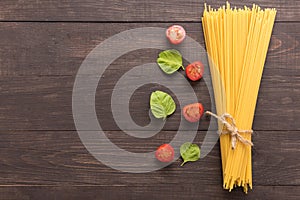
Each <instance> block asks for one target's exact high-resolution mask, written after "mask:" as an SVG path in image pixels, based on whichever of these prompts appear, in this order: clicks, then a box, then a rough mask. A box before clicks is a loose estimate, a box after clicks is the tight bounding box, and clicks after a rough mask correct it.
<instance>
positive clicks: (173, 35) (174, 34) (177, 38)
mask: <svg viewBox="0 0 300 200" xmlns="http://www.w3.org/2000/svg"><path fill="white" fill-rule="evenodd" d="M166 36H167V38H168V39H169V40H170V42H171V43H172V44H179V43H181V42H182V41H183V40H184V38H185V30H184V28H183V27H182V26H179V25H173V26H170V27H169V28H168V29H167V31H166Z"/></svg>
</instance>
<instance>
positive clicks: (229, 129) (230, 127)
mask: <svg viewBox="0 0 300 200" xmlns="http://www.w3.org/2000/svg"><path fill="white" fill-rule="evenodd" d="M206 114H209V115H211V116H213V117H215V118H216V119H218V120H219V121H220V122H221V123H222V124H223V125H225V127H226V129H223V130H222V131H220V132H219V135H226V134H230V135H231V146H232V148H233V149H235V147H236V141H237V139H238V140H239V141H240V142H242V143H243V144H246V145H250V146H253V143H252V142H251V141H250V140H247V139H245V138H244V137H243V136H242V135H241V134H240V133H250V134H252V133H253V131H252V130H239V129H238V128H237V127H236V123H235V120H234V118H233V117H232V116H231V115H230V114H228V113H224V114H223V115H221V116H218V115H216V114H214V113H212V112H209V111H206ZM228 119H229V120H228Z"/></svg>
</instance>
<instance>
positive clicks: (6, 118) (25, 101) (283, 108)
mask: <svg viewBox="0 0 300 200" xmlns="http://www.w3.org/2000/svg"><path fill="white" fill-rule="evenodd" d="M113 74H115V73H114V72H113V70H111V71H108V72H107V73H106V75H105V76H104V78H103V80H101V81H100V84H99V85H98V89H97V93H96V112H97V115H98V121H99V123H100V125H101V127H102V129H103V130H120V129H119V128H118V126H117V124H116V123H115V120H114V117H113V115H112V109H111V94H112V91H113V89H114V85H115V82H116V81H117V80H118V79H114V78H112V77H115V76H114V75H113ZM87 78H88V77H87ZM73 83H74V77H71V76H59V77H52V76H41V77H28V76H26V77H22V76H20V77H1V78H0V85H1V86H0V93H1V96H0V107H1V112H0V130H76V129H75V127H74V121H73V115H72V89H73ZM174 87H176V88H179V87H181V85H180V84H178V85H174ZM208 87H211V86H209V85H208V86H206V84H205V82H203V81H200V82H198V83H196V84H194V85H193V88H194V90H195V93H196V94H197V97H198V99H199V101H200V102H202V103H203V105H204V107H205V109H206V110H210V109H211V99H210V96H209V93H208V89H207V88H208ZM299 88H300V77H282V76H280V75H278V76H274V77H264V78H263V80H262V85H261V91H260V94H259V98H258V104H257V109H256V114H255V120H254V125H253V129H254V130H299V123H300V122H299V120H300V119H299V117H298V116H299V114H300V109H299V108H300V102H299V99H300V92H299ZM155 90H164V91H166V92H169V93H170V94H172V93H171V92H170V91H169V90H168V89H166V88H164V87H162V86H159V85H157V84H150V85H145V86H143V87H141V88H140V89H138V90H137V91H136V92H135V93H134V94H133V96H132V97H131V100H130V103H129V105H128V104H127V103H126V102H119V103H120V104H122V105H123V106H129V110H130V114H131V116H132V118H133V120H134V121H135V122H136V123H137V124H138V125H140V126H144V125H147V124H148V123H149V122H150V119H149V115H148V113H149V97H150V94H151V92H152V91H155ZM180 94H181V95H184V94H185V93H178V94H172V95H173V98H174V99H175V101H176V103H177V105H179V103H178V99H177V98H176V95H180ZM189 98H190V97H189V96H188V95H186V97H185V98H183V99H181V100H186V101H188V100H189ZM82 114H85V113H84V111H83V113H82ZM180 117H181V109H180V108H179V107H178V109H176V112H175V113H174V114H173V115H172V116H171V117H170V118H169V119H168V120H167V122H166V124H165V126H164V130H177V129H178V127H179V124H180V121H181V119H180ZM119 122H123V123H124V124H125V128H126V129H128V130H132V126H130V124H128V122H127V119H126V118H124V119H121V120H120V121H119ZM209 122H210V119H209V118H206V117H203V119H202V120H201V123H200V126H199V130H207V128H208V125H209Z"/></svg>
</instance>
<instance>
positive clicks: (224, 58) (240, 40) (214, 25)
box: [202, 2, 276, 193]
mask: <svg viewBox="0 0 300 200" xmlns="http://www.w3.org/2000/svg"><path fill="white" fill-rule="evenodd" d="M275 16H276V9H274V8H273V9H264V10H263V9H261V8H260V7H259V6H257V5H255V4H253V6H252V8H251V9H250V8H248V7H246V6H245V7H244V8H239V9H237V8H234V9H232V8H231V7H230V4H229V3H228V2H226V6H223V7H220V8H219V9H212V8H211V7H210V6H209V7H207V5H206V4H205V9H204V12H203V17H202V26H203V32H204V38H205V44H206V49H207V53H208V60H209V66H210V73H211V76H212V85H213V88H214V95H215V104H216V110H217V115H218V116H222V115H223V114H224V113H229V114H230V115H231V116H232V117H233V118H234V119H235V121H236V126H237V128H238V129H239V130H251V129H252V123H253V118H254V113H255V107H256V102H257V96H258V91H259V86H260V81H261V77H262V73H263V68H264V63H265V59H266V55H267V51H268V47H269V42H270V38H271V34H272V29H273V25H274V21H275ZM219 131H220V132H222V131H224V126H223V124H222V123H220V122H219ZM240 134H241V136H242V137H243V138H244V139H246V140H249V141H251V134H248V133H243V132H241V133H240ZM220 146H221V157H222V169H223V187H224V189H227V190H229V191H231V190H232V189H233V188H234V187H236V186H241V187H243V189H244V192H245V193H247V191H248V188H249V187H250V189H252V164H251V146H250V145H245V144H243V143H242V142H240V141H237V143H236V148H235V149H232V148H231V136H230V135H229V134H222V135H221V136H220Z"/></svg>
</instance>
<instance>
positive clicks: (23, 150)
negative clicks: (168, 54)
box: [0, 0, 300, 200]
mask: <svg viewBox="0 0 300 200" xmlns="http://www.w3.org/2000/svg"><path fill="white" fill-rule="evenodd" d="M206 2H207V3H208V4H211V5H212V6H213V7H217V6H220V5H223V4H224V1H221V0H215V1H213V0H208V1H206ZM230 2H231V3H232V5H233V6H235V5H237V6H242V5H248V6H251V4H252V2H250V3H249V1H246V0H240V1H237V0H232V1H230ZM255 3H257V4H259V5H260V6H262V7H263V8H266V7H275V8H277V10H278V13H277V17H276V23H275V27H274V31H273V34H272V39H271V43H270V47H269V52H268V57H267V60H266V64H265V71H264V74H263V79H262V83H261V89H260V93H259V98H258V104H257V110H256V114H255V120H254V126H253V128H254V130H255V132H254V135H253V142H254V144H255V146H254V147H253V149H252V155H253V159H252V161H253V181H254V189H253V190H252V191H249V194H248V195H245V194H244V193H243V192H242V190H241V189H240V188H239V189H235V190H233V191H232V192H231V193H229V192H227V191H225V190H223V189H222V187H221V184H222V174H221V161H220V148H219V143H217V144H215V146H214V148H213V150H212V151H211V152H210V153H209V154H208V156H206V157H205V158H203V159H201V160H200V161H198V162H196V163H187V164H186V165H185V166H184V167H180V163H181V160H180V159H178V160H177V161H176V162H174V163H172V164H171V165H170V166H168V167H166V168H163V169H161V170H158V171H154V172H150V173H143V174H130V173H124V172H120V171H116V170H113V169H111V168H109V167H108V166H105V165H104V164H102V163H101V162H99V161H98V160H96V159H95V158H94V157H93V156H92V155H91V154H90V153H89V152H88V151H87V150H86V148H85V147H84V145H83V144H82V142H81V140H80V138H79V136H78V133H77V132H76V130H75V126H74V122H73V116H72V88H73V84H74V80H75V76H76V73H77V70H78V69H79V67H80V65H81V63H82V62H83V60H84V59H85V58H86V56H87V55H88V53H89V52H90V51H91V50H92V49H94V48H95V47H96V46H97V45H98V44H100V43H101V42H103V41H104V40H105V39H107V38H109V37H111V36H113V35H115V34H117V33H120V32H122V31H126V30H129V29H132V28H139V27H149V26H151V27H163V28H166V27H168V26H170V25H172V24H173V23H179V24H181V25H183V26H184V28H185V29H186V30H187V34H188V35H189V36H190V37H192V38H193V39H195V40H196V41H197V42H199V43H200V44H201V45H202V46H204V38H203V34H202V28H201V23H200V21H201V15H202V12H203V1H197V0H189V1H184V0H176V1H175V0H169V1H166V0H165V1H159V0H149V1H140V0H128V1H121V0H115V1H107V0H97V1H95V0H85V1H82V0H72V1H71V0H64V1H60V0H51V1H50V0H26V1H24V0H2V1H0V46H1V48H0V94H1V95H0V158H1V159H0V199H1V200H2V199H3V200H25V199H26V200H29V199H30V200H35V199H37V200H40V199H45V200H48V199H49V200H50V199H72V200H73V199H87V200H89V199H93V200H94V199H105V200H110V199H112V200H114V199H137V200H140V199H145V200H147V199H172V200H173V199H175V200H176V199H180V200H182V199H188V200H190V199H233V200H235V199H258V200H260V199H266V200H268V199H272V200H273V199H291V200H293V199H295V200H296V199H297V200H298V199H300V188H299V187H300V164H299V163H300V160H299V141H300V133H299V131H300V126H299V124H300V121H299V120H300V118H299V115H300V101H299V99H300V89H299V88H300V35H299V32H300V23H299V22H300V21H299V19H300V12H299V10H300V4H299V2H298V0H294V1H287V0H273V1H271V0H264V1H262V0H257V1H256V2H255ZM158 53H159V50H157V49H140V50H137V51H133V52H130V53H127V54H125V55H123V56H121V57H119V58H118V59H116V60H115V61H114V62H113V63H112V64H111V65H110V67H109V68H108V70H107V71H106V72H105V74H104V76H103V77H102V78H101V81H100V82H99V85H98V89H97V93H96V97H95V98H96V106H95V107H96V110H97V117H98V121H99V123H100V124H101V126H102V128H103V129H105V130H106V131H105V134H106V136H107V137H108V138H109V139H110V141H111V142H113V143H114V144H116V145H117V146H118V147H120V148H122V149H125V150H127V151H131V152H136V153H139V152H151V151H154V150H155V149H156V148H157V146H159V145H160V144H162V143H167V142H169V141H171V140H172V139H173V137H174V135H175V134H176V130H177V129H178V124H179V119H180V109H178V110H177V111H176V113H175V114H174V115H172V116H171V117H170V118H169V120H168V121H167V123H166V125H165V127H164V129H163V131H161V132H160V133H159V134H157V135H155V136H153V137H151V138H147V139H139V138H134V137H132V136H129V135H127V134H125V133H124V132H122V131H120V130H119V128H118V126H117V125H116V123H115V122H114V120H113V117H112V114H111V108H110V100H111V99H110V96H111V93H112V90H113V87H114V85H115V84H116V82H117V80H118V79H119V78H120V77H121V76H122V75H123V74H124V73H125V72H126V71H128V70H130V69H131V68H133V67H134V66H138V65H141V64H144V63H149V62H154V61H155V60H156V58H157V54H158ZM185 64H187V62H186V61H185ZM92 76H93V74H89V75H86V78H90V77H92ZM191 84H192V86H193V88H194V89H195V92H196V94H197V97H198V99H199V100H200V101H201V102H202V103H203V104H204V107H205V108H210V106H211V101H210V98H209V95H208V88H210V87H211V86H210V85H209V84H208V85H206V84H205V83H204V81H200V82H196V83H191ZM156 89H162V90H166V91H168V89H167V88H164V87H162V86H158V85H155V84H147V85H145V86H143V87H141V88H139V89H138V90H137V91H136V92H135V93H134V95H133V96H132V98H131V101H130V104H129V108H130V112H131V117H132V118H133V120H134V121H135V122H136V123H137V124H139V125H146V124H147V123H148V122H149V118H148V115H147V113H148V109H149V108H148V106H149V105H148V104H149V102H148V97H149V94H150V92H151V91H153V90H156ZM172 95H174V94H173V93H172ZM173 97H174V98H175V100H176V102H177V103H178V100H177V99H176V97H175V96H173ZM186 98H188V96H187V97H186ZM126 106H127V105H126ZM209 121H210V119H209V118H206V117H203V119H202V121H201V124H200V126H199V131H198V134H197V136H196V138H195V140H194V142H195V143H197V144H199V145H201V144H202V141H203V139H204V136H205V134H206V130H207V128H208V124H209ZM132 131H133V130H132ZM210 133H211V134H212V133H214V132H210ZM187 134H188V133H187ZM90 140H91V142H90V145H98V143H96V142H95V141H96V139H94V138H91V139H90ZM101 153H104V154H108V155H112V156H113V155H114V153H115V152H112V151H109V150H108V151H105V152H101ZM123 164H124V165H126V166H127V165H128V161H124V163H123ZM135 167H136V166H135Z"/></svg>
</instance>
